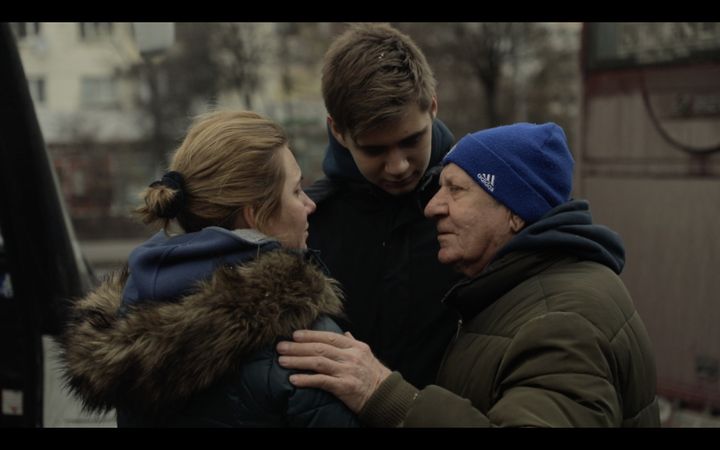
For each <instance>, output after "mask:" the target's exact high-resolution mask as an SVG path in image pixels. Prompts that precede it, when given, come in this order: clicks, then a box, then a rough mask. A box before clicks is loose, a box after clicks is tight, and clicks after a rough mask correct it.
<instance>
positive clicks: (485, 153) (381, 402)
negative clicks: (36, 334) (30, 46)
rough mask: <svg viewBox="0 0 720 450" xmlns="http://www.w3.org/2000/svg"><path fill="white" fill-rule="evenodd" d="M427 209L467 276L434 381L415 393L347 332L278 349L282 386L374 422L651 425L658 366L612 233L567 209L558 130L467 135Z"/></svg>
mask: <svg viewBox="0 0 720 450" xmlns="http://www.w3.org/2000/svg"><path fill="white" fill-rule="evenodd" d="M443 165H444V168H443V170H442V173H441V176H440V184H441V188H440V190H439V191H438V192H437V194H435V196H434V197H433V198H432V199H431V200H430V202H429V203H428V205H427V207H426V208H425V215H426V216H428V217H432V218H434V219H435V220H436V221H437V231H438V241H439V243H440V250H439V253H438V259H439V260H440V262H442V263H444V264H450V265H453V266H454V267H455V268H456V269H457V270H458V271H460V272H461V273H462V274H464V275H465V277H466V278H465V280H463V281H461V282H460V283H458V284H457V285H455V286H454V287H453V288H452V289H451V290H450V291H449V292H448V293H447V295H446V296H445V298H444V299H443V301H444V302H445V304H447V305H449V306H452V307H453V308H455V309H456V310H457V311H459V313H460V315H461V317H462V321H461V322H460V326H459V327H458V333H457V336H456V338H455V340H454V341H453V342H452V343H451V344H450V345H449V346H448V348H447V351H446V353H445V358H444V360H443V363H442V365H441V367H440V370H439V372H438V375H437V379H436V384H435V385H429V386H427V387H425V388H424V389H418V388H416V387H415V386H413V385H411V384H410V383H408V382H406V381H405V380H404V379H403V377H402V375H401V374H400V373H398V372H391V371H390V370H389V369H387V368H385V367H384V366H383V365H382V364H381V363H380V362H379V361H378V360H377V359H376V358H375V357H374V356H373V355H372V352H371V350H370V348H369V347H368V346H367V345H365V344H364V343H362V342H360V341H357V340H355V339H354V338H352V336H350V335H347V334H346V335H345V336H341V335H337V334H335V335H332V334H329V333H321V332H313V331H306V330H301V331H298V332H296V333H295V335H294V336H293V337H294V340H295V342H281V343H279V344H278V351H279V353H280V354H282V355H284V356H281V357H280V364H281V365H283V366H286V367H292V368H299V369H311V370H314V371H316V372H317V373H313V374H297V375H293V376H292V377H291V382H292V383H293V384H295V385H296V386H302V387H318V388H322V389H325V390H328V391H330V392H332V393H333V394H335V395H336V396H338V397H340V398H341V399H342V400H343V401H344V402H345V403H346V404H347V405H348V406H349V407H350V408H351V409H353V410H354V411H356V412H358V413H359V414H360V419H361V420H362V421H363V422H365V423H366V424H367V425H371V426H406V427H415V426H419V427H430V426H550V427H569V426H584V427H587V426H616V427H621V426H622V427H635V426H659V425H660V419H659V413H658V405H657V400H656V396H655V383H656V379H655V378H656V375H655V361H654V356H653V352H652V348H651V344H650V340H649V338H648V335H647V332H646V330H645V326H644V325H643V323H642V320H641V319H640V317H639V315H638V313H637V311H636V310H635V308H634V306H633V303H632V300H631V298H630V295H629V294H628V292H627V290H626V289H625V286H624V285H623V283H622V281H621V280H620V278H619V276H618V274H619V273H620V272H621V270H622V268H623V265H624V249H623V245H622V241H621V240H620V237H619V236H618V235H617V234H616V233H614V232H613V231H611V230H610V229H608V228H606V227H604V226H601V225H596V224H593V223H592V218H591V215H590V211H589V204H588V203H587V202H586V201H582V200H570V199H569V197H570V191H571V188H572V170H573V159H572V156H571V154H570V151H569V149H568V146H567V140H566V138H565V134H564V132H563V131H562V129H561V128H560V127H559V126H557V125H555V124H553V123H546V124H542V125H535V124H528V123H519V124H514V125H508V126H503V127H497V128H492V129H488V130H484V131H479V132H477V133H473V134H470V135H467V136H466V137H464V138H463V139H461V140H460V141H459V142H458V144H457V145H456V146H455V148H454V149H453V150H452V151H450V152H449V153H448V154H447V156H445V158H444V159H443Z"/></svg>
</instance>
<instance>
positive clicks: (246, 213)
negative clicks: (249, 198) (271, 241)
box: [238, 206, 257, 229]
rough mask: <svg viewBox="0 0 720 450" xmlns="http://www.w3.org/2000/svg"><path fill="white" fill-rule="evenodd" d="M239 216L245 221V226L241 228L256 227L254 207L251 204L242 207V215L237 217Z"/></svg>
mask: <svg viewBox="0 0 720 450" xmlns="http://www.w3.org/2000/svg"><path fill="white" fill-rule="evenodd" d="M241 217H242V219H243V220H244V221H245V223H244V225H245V226H244V227H243V228H255V229H256V225H257V222H256V221H255V208H253V207H252V206H246V207H244V208H243V210H242V215H241V216H240V217H238V219H240V218H241ZM238 222H239V220H238Z"/></svg>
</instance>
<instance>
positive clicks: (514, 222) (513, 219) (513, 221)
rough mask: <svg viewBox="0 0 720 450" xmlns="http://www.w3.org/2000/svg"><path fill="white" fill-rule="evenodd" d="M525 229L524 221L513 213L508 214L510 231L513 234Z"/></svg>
mask: <svg viewBox="0 0 720 450" xmlns="http://www.w3.org/2000/svg"><path fill="white" fill-rule="evenodd" d="M523 228H525V221H524V220H523V219H522V218H521V217H520V216H518V215H517V214H515V213H512V212H511V213H510V229H511V230H512V232H513V233H515V234H517V233H518V232H520V230H522V229H523Z"/></svg>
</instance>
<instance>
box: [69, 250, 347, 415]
mask: <svg viewBox="0 0 720 450" xmlns="http://www.w3.org/2000/svg"><path fill="white" fill-rule="evenodd" d="M127 279H128V272H127V270H124V271H122V272H120V273H116V274H114V275H113V276H112V277H110V278H109V279H107V280H106V281H105V282H104V283H103V284H102V285H101V286H100V287H99V288H98V289H96V290H95V291H94V292H92V293H91V294H89V295H88V296H86V297H85V298H82V299H80V300H78V301H76V302H75V303H74V304H73V305H72V308H71V315H70V316H71V319H70V320H69V322H68V325H67V327H66V329H65V331H64V333H63V334H62V336H61V338H60V344H61V348H62V354H61V358H62V363H63V364H64V366H65V379H66V381H67V383H68V385H69V387H70V388H71V389H72V390H73V391H75V393H76V394H77V395H79V396H80V397H81V399H82V401H83V404H84V406H85V407H86V408H87V409H89V410H100V411H102V410H109V409H111V408H118V407H121V408H127V409H130V410H133V409H138V408H145V413H152V412H154V411H157V410H160V409H162V408H165V407H172V406H174V405H178V404H181V403H182V402H183V401H185V400H187V399H188V398H190V397H191V396H192V395H193V394H195V393H197V392H199V391H202V390H204V389H206V388H207V387H208V386H210V385H211V384H212V383H213V382H215V381H217V380H219V379H220V378H221V377H223V376H224V375H226V374H228V373H229V372H230V371H232V370H233V369H234V368H235V367H237V366H238V365H240V364H242V363H243V358H244V357H246V356H248V355H250V354H252V353H253V352H255V351H258V350H260V349H262V348H264V347H267V346H272V345H274V343H275V342H276V341H277V340H278V338H280V337H289V336H290V335H291V334H292V332H293V331H294V330H296V329H300V328H309V327H311V325H312V324H313V322H315V321H316V320H317V319H318V317H320V316H321V315H330V316H338V315H341V314H342V306H341V300H340V299H341V293H340V290H339V287H338V285H337V283H336V282H335V281H334V280H332V279H331V278H328V277H327V276H325V275H324V274H323V273H322V271H320V270H319V269H318V268H317V267H316V266H314V265H313V264H310V263H309V262H308V261H307V259H306V257H305V256H304V255H303V254H299V253H296V252H293V251H286V250H275V251H269V252H266V253H262V254H260V256H259V257H258V258H257V259H255V260H253V261H251V262H248V263H246V264H243V265H234V266H230V267H228V266H222V267H220V268H218V269H217V270H215V272H214V273H213V274H212V276H211V277H209V279H206V280H203V281H199V282H198V284H197V285H196V286H197V287H196V288H195V289H194V290H193V292H191V293H189V294H187V295H184V296H182V297H181V298H180V299H179V300H178V301H174V302H144V303H139V304H136V305H131V306H129V307H128V308H127V309H126V310H125V311H124V313H123V314H119V313H118V309H119V307H120V305H121V301H122V294H123V288H124V286H125V284H126V282H127ZM147 408H152V409H153V410H154V411H148V410H147Z"/></svg>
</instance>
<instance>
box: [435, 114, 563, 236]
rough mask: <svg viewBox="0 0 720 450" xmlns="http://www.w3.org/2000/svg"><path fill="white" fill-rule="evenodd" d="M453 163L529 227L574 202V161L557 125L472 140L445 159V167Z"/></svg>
mask: <svg viewBox="0 0 720 450" xmlns="http://www.w3.org/2000/svg"><path fill="white" fill-rule="evenodd" d="M449 163H455V164H457V165H458V166H460V167H461V168H462V169H463V170H464V171H465V172H467V174H468V175H470V178H472V179H473V180H475V182H476V183H477V184H479V185H480V187H482V188H483V189H485V190H486V191H487V192H488V193H489V194H490V195H492V196H493V197H494V198H495V199H496V200H497V201H499V202H500V203H502V204H503V205H505V206H506V207H507V208H508V209H510V211H512V212H514V213H515V214H517V215H518V216H520V217H521V218H522V219H523V220H525V222H527V223H533V222H535V221H537V220H538V219H539V218H540V217H542V216H543V215H544V214H545V213H547V212H548V211H549V210H550V209H552V208H554V207H555V206H557V205H559V204H560V203H564V202H566V201H568V200H569V199H570V191H571V189H572V176H573V164H574V161H573V158H572V155H571V154H570V150H569V149H568V145H567V139H566V138H565V133H564V132H563V130H562V128H560V127H559V126H558V125H556V124H554V123H545V124H542V125H536V124H532V123H516V124H513V125H505V126H502V127H496V128H490V129H487V130H482V131H478V132H476V133H471V134H468V135H467V136H465V137H463V138H462V139H460V140H459V141H458V143H457V144H456V145H455V147H453V149H452V150H450V152H449V153H448V154H447V155H445V158H443V160H442V164H443V166H445V165H447V164H449Z"/></svg>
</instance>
